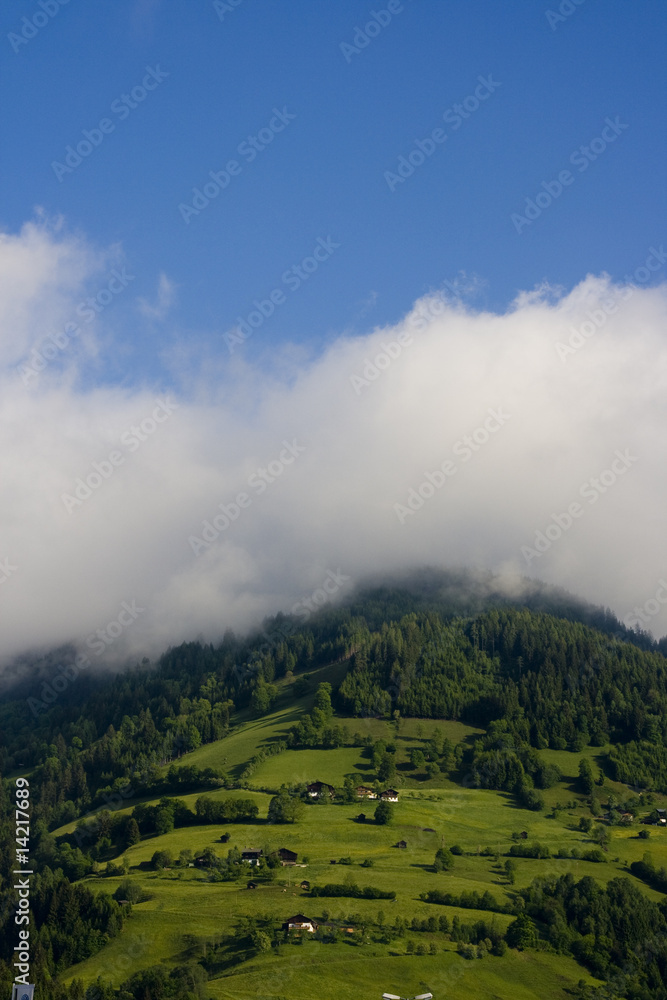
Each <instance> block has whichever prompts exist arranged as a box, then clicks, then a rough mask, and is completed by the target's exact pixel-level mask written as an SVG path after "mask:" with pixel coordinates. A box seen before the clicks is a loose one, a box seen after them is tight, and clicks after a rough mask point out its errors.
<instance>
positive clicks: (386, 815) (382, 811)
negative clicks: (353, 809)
mask: <svg viewBox="0 0 667 1000" xmlns="http://www.w3.org/2000/svg"><path fill="white" fill-rule="evenodd" d="M393 815H394V810H393V809H392V808H391V806H390V805H389V803H388V802H380V804H379V805H378V806H377V808H376V810H375V812H374V813H373V816H374V818H375V822H376V823H379V824H380V826H384V825H385V824H386V823H390V822H391V820H392V817H393Z"/></svg>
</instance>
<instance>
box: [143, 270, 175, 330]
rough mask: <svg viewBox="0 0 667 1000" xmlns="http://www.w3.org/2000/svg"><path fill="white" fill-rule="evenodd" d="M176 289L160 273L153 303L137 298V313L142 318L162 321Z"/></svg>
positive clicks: (165, 276) (164, 275)
mask: <svg viewBox="0 0 667 1000" xmlns="http://www.w3.org/2000/svg"><path fill="white" fill-rule="evenodd" d="M175 291H176V287H175V285H174V283H173V282H171V281H170V280H169V278H168V277H167V275H166V274H164V272H162V273H161V274H160V278H159V281H158V287H157V296H156V299H155V302H149V301H148V300H147V299H145V298H139V311H140V312H141V314H142V316H146V317H147V318H148V319H159V320H164V319H166V317H167V313H168V312H169V310H170V308H171V306H172V304H173V301H174V294H175Z"/></svg>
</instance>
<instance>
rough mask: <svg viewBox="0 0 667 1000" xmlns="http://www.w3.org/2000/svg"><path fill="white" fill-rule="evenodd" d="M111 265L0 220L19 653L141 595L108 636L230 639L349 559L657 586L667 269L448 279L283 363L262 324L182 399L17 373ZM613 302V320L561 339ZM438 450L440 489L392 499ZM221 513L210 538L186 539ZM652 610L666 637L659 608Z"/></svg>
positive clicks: (9, 605)
mask: <svg viewBox="0 0 667 1000" xmlns="http://www.w3.org/2000/svg"><path fill="white" fill-rule="evenodd" d="M114 253H115V251H114ZM110 256H111V257H112V258H113V259H116V258H115V256H114V254H113V253H112V254H111V255H110ZM107 260H108V257H107V255H103V254H100V253H98V252H97V251H95V250H94V249H91V248H90V247H89V246H87V245H86V244H85V242H84V241H82V240H75V239H72V238H70V237H68V236H67V235H65V234H63V233H62V232H57V231H56V232H53V231H49V230H47V229H46V228H44V227H39V226H34V225H31V226H26V227H25V228H24V230H23V231H22V233H21V234H20V235H19V236H14V237H9V236H5V237H2V238H1V239H0V291H1V292H2V295H1V296H0V299H1V300H2V303H3V305H2V312H1V313H0V349H1V351H2V353H1V355H0V357H1V361H2V366H3V367H2V373H1V374H0V390H1V395H0V454H1V455H2V464H3V470H4V475H3V503H2V507H1V513H0V561H1V560H3V559H6V560H7V561H8V565H9V566H11V567H16V568H15V569H12V570H11V572H10V574H9V575H8V576H5V579H4V582H1V583H0V613H1V616H2V623H3V624H2V631H3V651H4V653H5V655H11V654H15V653H18V652H20V651H22V650H24V649H26V648H36V647H48V646H54V645H56V644H59V643H62V642H65V641H68V640H76V641H81V640H82V639H85V637H86V636H88V635H89V634H90V633H93V632H94V631H95V630H96V629H99V628H102V629H103V628H105V627H106V625H107V623H109V622H113V621H114V620H116V619H117V616H118V614H119V611H120V608H121V605H122V602H123V601H126V602H131V601H132V600H136V602H137V604H138V605H139V606H140V607H142V608H144V609H145V610H144V611H142V613H141V614H140V615H139V616H138V617H137V618H136V621H134V620H133V623H132V624H131V625H130V626H128V627H127V628H126V629H125V630H124V631H123V634H122V635H121V636H120V638H119V639H118V641H117V643H116V645H115V646H114V647H113V650H120V649H125V648H126V646H125V645H124V644H125V643H127V644H128V645H129V647H130V648H132V650H133V651H134V652H141V651H143V650H146V651H148V652H152V653H154V652H159V651H160V650H161V649H163V648H164V647H166V646H167V645H168V644H169V643H177V642H179V641H181V640H183V639H187V638H192V637H196V636H203V637H205V638H207V639H212V640H215V639H217V638H218V637H219V636H220V635H221V634H222V633H223V631H224V629H225V628H226V627H227V626H228V625H231V626H232V627H244V626H245V625H247V624H249V623H250V622H252V621H253V620H255V619H256V618H258V617H260V616H261V615H263V614H264V613H267V612H270V611H276V610H279V609H289V608H290V607H291V605H292V604H293V603H294V602H295V601H297V600H298V599H299V598H300V597H302V596H303V595H304V594H305V595H307V594H310V593H311V592H312V591H313V589H314V588H316V587H317V586H319V584H320V581H321V580H322V579H324V578H325V575H326V572H327V570H329V569H333V570H336V569H338V568H339V567H340V569H341V570H342V572H343V573H344V574H346V575H348V576H350V577H351V578H352V580H358V579H359V578H361V577H362V576H364V575H366V574H367V573H369V572H376V571H382V570H385V569H386V570H389V569H394V568H397V567H410V566H415V565H420V564H424V563H431V564H440V565H466V564H467V565H473V566H480V567H487V568H489V569H503V570H508V571H511V572H512V573H514V574H516V573H517V572H519V573H526V572H527V573H529V574H532V575H535V576H539V577H541V578H544V579H546V580H548V581H551V582H554V583H558V584H561V585H563V586H566V587H567V588H568V589H569V590H571V591H574V592H577V593H580V594H581V595H582V596H584V597H588V598H589V599H591V600H593V601H595V602H599V603H602V604H606V605H609V606H611V607H612V608H613V609H614V610H615V611H616V612H617V614H619V616H621V617H622V618H623V617H625V616H626V615H628V614H630V613H631V612H632V609H633V608H634V607H635V606H642V605H644V604H645V602H646V601H648V600H650V599H653V598H654V595H655V592H656V588H657V586H658V581H659V580H660V579H661V578H664V577H665V576H666V574H667V551H666V547H665V533H664V530H663V524H664V497H665V495H666V487H667V472H666V466H665V461H664V429H665V426H666V419H665V418H666V416H667V414H666V412H665V411H666V408H667V392H666V389H667V365H666V363H665V362H666V361H667V357H666V355H667V344H666V343H665V336H664V329H665V313H666V311H667V309H666V306H667V300H666V293H665V287H664V286H662V287H659V288H636V289H625V290H624V291H623V290H620V289H619V288H616V287H615V286H614V285H613V284H612V282H611V281H610V280H609V279H608V278H607V277H605V276H597V277H595V276H588V277H586V278H585V279H584V280H583V281H582V282H581V283H580V284H579V285H578V286H577V287H576V288H574V289H573V290H572V291H571V292H569V293H567V294H565V293H555V292H554V291H553V290H552V289H548V288H545V289H542V290H540V291H539V292H529V293H524V294H522V295H521V296H520V297H518V298H517V301H516V303H515V304H514V305H513V307H512V308H511V309H509V310H508V311H507V313H506V314H504V315H495V314H491V313H485V312H479V313H475V312H472V311H470V310H468V309H466V308H465V307H464V306H463V305H461V304H460V303H456V302H453V301H451V300H448V299H447V298H445V297H442V298H440V297H438V296H431V297H428V298H426V299H423V300H421V301H420V302H418V303H416V305H415V307H414V309H413V311H412V312H411V313H410V315H409V316H407V317H405V318H404V319H403V320H401V321H400V322H399V323H397V324H396V326H394V327H392V328H387V329H381V330H380V329H378V330H374V331H373V332H372V333H370V334H369V335H367V336H365V337H361V338H356V339H351V338H340V339H338V340H337V341H335V342H333V343H331V345H330V346H329V348H328V349H327V351H326V353H324V354H323V355H322V356H321V357H319V358H318V359H317V360H315V361H310V362H308V363H306V362H304V361H303V360H299V359H298V356H295V360H292V361H290V359H289V352H287V351H286V352H284V353H283V354H282V355H281V358H280V365H277V366H276V370H278V371H279V373H280V376H279V378H276V379H274V381H269V380H267V378H266V374H265V372H258V371H255V370H254V368H253V365H252V350H253V348H254V345H253V344H252V342H251V343H249V344H248V345H246V346H245V348H244V351H243V356H242V357H240V358H236V357H235V358H234V359H232V360H231V361H227V360H226V359H225V361H224V365H232V366H233V368H228V369H227V381H223V384H222V385H220V378H221V366H220V365H219V364H218V365H216V366H212V367H211V371H212V372H213V375H212V376H211V378H210V381H209V382H208V383H207V382H206V379H205V374H202V373H201V372H199V373H198V375H197V379H196V380H192V381H190V382H189V383H188V385H189V389H188V394H187V395H186V394H185V393H184V394H183V395H181V396H180V397H172V398H173V402H174V403H176V404H177V405H176V408H174V409H172V410H171V411H170V410H169V407H170V404H169V401H167V404H166V408H165V406H163V407H162V409H159V408H158V402H157V401H158V400H159V399H163V398H164V397H163V394H162V393H161V392H160V391H158V390H157V389H156V390H155V391H153V390H152V389H150V388H146V387H138V388H132V389H128V388H127V387H126V386H123V387H108V386H105V387H104V388H101V387H100V388H93V389H83V388H80V384H79V382H78V381H77V378H76V371H77V370H78V368H75V367H74V366H75V365H78V364H79V363H80V361H75V356H74V354H73V355H72V358H71V359H69V357H65V354H66V352H63V364H62V365H61V366H60V367H56V366H55V365H54V366H52V368H50V369H48V370H47V371H46V372H44V374H43V375H42V376H41V378H40V380H39V382H38V383H37V384H35V385H31V386H29V387H27V386H25V385H24V384H23V383H22V381H21V380H20V379H19V378H17V377H16V372H15V367H14V366H15V365H16V364H17V363H18V360H20V358H21V357H23V355H24V354H25V351H26V350H27V349H28V348H29V347H30V345H31V344H33V343H35V342H37V341H39V339H40V337H41V336H42V334H43V331H44V330H45V329H47V328H49V327H52V328H56V327H58V326H59V324H61V323H62V322H64V321H66V319H67V317H68V315H70V313H71V311H72V309H75V308H76V306H77V303H79V302H80V301H81V299H82V296H84V295H85V292H86V288H87V284H88V283H89V282H90V281H91V280H95V276H96V275H97V273H98V272H99V270H100V267H101V266H103V265H104V266H106V262H107ZM162 280H163V279H162V277H161V279H160V284H161V285H162ZM164 282H165V283H166V285H169V282H168V279H166V278H164ZM169 287H170V286H169ZM165 294H168V293H165ZM159 298H160V293H158V301H159ZM610 302H612V303H615V306H616V308H615V310H613V311H611V312H610V314H607V313H606V312H604V309H605V303H607V305H608V304H609V303H610ZM600 310H602V311H603V314H604V317H603V321H602V322H601V325H600V327H599V329H596V332H594V333H593V334H592V335H591V336H589V337H585V336H584V337H583V339H582V341H581V342H582V346H581V347H579V348H578V349H576V350H574V352H573V353H571V354H567V355H565V358H564V359H562V358H561V357H559V354H558V351H557V348H556V344H557V343H558V342H560V343H566V342H567V341H568V339H569V338H571V337H573V333H572V330H573V329H575V330H580V329H581V328H582V324H584V323H587V322H592V321H591V320H589V319H588V314H589V313H592V314H593V315H594V316H595V315H597V316H598V320H599V315H598V313H599V311H600ZM98 323H99V324H100V328H101V330H102V331H104V329H105V315H104V314H102V315H101V316H100V318H99V320H98ZM585 329H588V328H585ZM594 329H595V328H594ZM15 336H16V337H17V338H18V339H17V340H15V339H14V338H15ZM399 338H402V339H403V345H401V344H400V342H399ZM575 339H576V338H575ZM408 340H409V341H410V342H409V343H407V341H408ZM383 345H384V346H383ZM394 345H395V346H394ZM386 347H388V350H389V353H388V354H387V351H386V350H385V348H386ZM399 348H400V350H399ZM561 353H562V352H561ZM391 354H394V355H396V357H395V358H393V359H392V358H391V357H390V355H391ZM384 355H386V357H385V356H384ZM177 356H178V352H172V360H173V359H175V358H177ZM374 359H377V363H378V364H377V366H376V370H377V372H378V374H377V376H374V372H373V368H369V367H368V365H367V361H370V362H371V364H372V365H375V360H374ZM387 359H388V362H389V363H388V364H387V363H386V361H387ZM380 366H382V367H380ZM222 370H223V371H224V368H223V369H222ZM73 371H74V374H73V373H72V372H73ZM364 372H365V375H364ZM352 376H357V377H358V378H359V377H361V378H366V381H367V382H368V384H363V383H360V382H359V381H357V382H356V383H355V384H356V390H355V387H354V386H353V384H352V381H351V379H352ZM368 376H371V377H368ZM223 379H224V376H223ZM193 386H196V388H193ZM490 410H493V411H496V412H498V411H500V412H501V413H503V414H506V415H507V416H505V417H503V418H502V419H500V420H498V419H495V420H494V419H493V418H492V417H491V416H490ZM165 413H166V414H167V415H166V416H165ZM485 421H486V422H487V423H486V427H485ZM497 424H500V426H496V425H497ZM480 428H482V429H481V430H480ZM466 435H468V436H469V437H470V436H472V438H471V441H470V442H469V443H468V444H466ZM485 435H488V441H486V442H485V443H484V438H485ZM285 442H287V445H286V444H285ZM295 444H296V449H295V447H294V446H295ZM288 445H289V448H288ZM290 448H291V449H292V450H291V451H290ZM299 448H303V449H305V450H304V451H303V452H302V453H299V450H298V449H299ZM466 449H468V450H469V451H470V457H468V458H466V457H465V456H466V455H467V454H468V451H467V450H466ZM626 449H627V450H629V452H630V455H631V457H632V459H633V460H632V461H631V462H630V463H629V464H628V465H627V469H626V471H623V472H617V473H610V474H609V475H607V476H605V477H604V479H603V481H602V482H601V484H600V485H601V487H602V489H599V490H598V488H597V487H592V486H591V485H590V484H589V487H588V489H589V491H590V490H593V492H594V493H595V494H596V495H597V498H596V500H595V502H591V501H590V498H588V499H587V498H586V497H585V496H582V494H581V488H582V487H584V486H585V484H586V482H587V481H590V480H591V477H598V476H599V474H600V473H602V472H603V471H604V470H607V469H610V468H612V462H614V461H615V453H616V451H617V450H618V451H621V452H624V451H625V450H626ZM112 453H113V455H115V458H114V457H113V455H112ZM110 456H112V457H110ZM290 458H291V459H292V461H288V459H290ZM114 461H115V462H116V463H117V464H114ZM447 461H449V462H450V463H451V467H450V466H449V465H447V466H443V463H446V462H447ZM95 463H97V470H98V471H97V473H96V471H95V469H96V467H95ZM443 467H444V468H446V469H447V470H448V473H449V474H445V473H443V475H444V477H445V482H444V485H443V486H442V487H441V488H438V489H436V490H435V492H434V495H433V496H432V497H430V498H429V499H427V500H425V502H424V503H423V505H422V506H421V507H420V509H418V510H416V511H415V512H414V513H408V514H405V513H404V514H403V515H402V518H401V517H399V516H397V509H396V506H395V505H396V504H400V505H401V506H402V507H403V508H407V509H409V506H408V499H409V497H412V499H413V504H414V505H415V506H417V504H418V502H419V501H418V500H415V494H411V493H410V490H419V488H420V486H421V488H422V493H424V494H428V493H429V492H430V490H429V489H428V488H424V486H423V485H422V484H423V483H424V482H425V481H426V482H427V481H428V480H427V477H426V474H427V473H428V474H433V473H435V472H437V470H438V469H441V470H442V469H443ZM452 467H453V469H454V470H455V471H453V472H452V471H451V468H452ZM260 468H263V469H266V470H267V471H266V475H265V476H264V477H263V479H262V478H261V475H262V474H260V477H258V473H257V470H258V469H260ZM616 468H617V469H618V468H619V465H618V462H617V465H616ZM91 474H93V476H94V475H95V474H96V475H97V476H99V479H100V485H99V487H96V488H94V489H92V490H91V494H90V496H89V497H88V498H87V499H85V500H84V501H83V502H82V503H81V504H80V505H78V504H76V505H72V504H70V507H72V509H71V513H69V512H68V510H67V508H66V505H65V504H64V503H63V500H62V495H63V494H69V495H74V492H75V488H76V483H77V480H79V479H83V480H85V479H86V478H87V477H89V476H90V475H91ZM611 475H614V478H615V481H614V482H613V483H610V484H609V485H607V486H605V485H604V484H605V482H606V483H609V482H610V476H611ZM105 477H106V478H105ZM253 477H254V478H253ZM435 479H436V480H439V476H438V475H437V474H436V476H435ZM270 480H271V481H270ZM92 482H96V479H95V478H93V480H92ZM262 482H263V483H264V486H263V487H261V486H260V483H262ZM603 490H604V491H603ZM239 493H241V494H243V493H245V494H246V495H247V498H248V500H247V502H246V501H244V500H243V498H241V499H240V500H239V496H238V495H239ZM80 495H81V496H83V492H82V491H81V490H80ZM244 502H245V503H246V506H245V507H243V506H242V504H243V503H244ZM573 503H579V504H580V506H581V510H582V513H581V514H580V515H579V516H578V517H574V518H573V520H572V525H571V527H569V529H568V530H565V531H563V532H562V536H561V537H560V538H557V539H555V540H553V542H552V544H551V545H550V546H549V548H548V549H547V550H546V551H545V552H544V553H543V554H541V555H539V556H536V557H534V558H531V559H530V560H529V561H526V559H525V558H524V556H523V555H522V551H521V550H522V546H527V547H534V543H535V535H536V532H537V531H542V532H546V529H547V528H548V526H549V525H550V524H552V523H553V520H552V519H553V516H554V515H556V517H557V519H558V518H561V525H563V524H565V523H566V520H564V519H563V518H562V515H563V512H566V511H567V509H568V506H569V505H571V504H573ZM221 504H222V505H223V507H226V514H225V512H224V510H221V509H220V506H219V505H221ZM230 504H236V505H237V508H238V513H237V514H236V515H235V509H236V508H235V507H233V506H232V507H230V506H229V505H230ZM216 517H218V521H217V528H215V527H212V528H211V529H210V530H209V531H208V536H209V537H211V538H213V533H214V531H218V535H217V537H216V538H213V541H212V542H211V543H210V544H209V545H206V546H201V547H200V548H201V551H200V554H198V555H195V552H194V551H193V544H192V542H191V537H192V536H196V537H198V538H202V532H203V531H204V522H206V521H208V522H211V524H212V525H213V524H214V519H215V518H216ZM225 518H226V519H227V520H228V521H229V526H228V527H226V528H225V527H224V524H225ZM402 522H403V523H402ZM556 534H557V530H556V528H551V530H550V531H549V532H548V533H547V534H546V535H545V537H547V540H549V538H550V537H551V536H555V535H556ZM1 578H2V574H1V573H0V579H1ZM647 627H650V628H651V629H652V631H654V633H655V634H658V635H660V634H662V633H664V632H666V631H667V616H666V615H665V613H664V611H661V613H659V614H656V615H655V616H654V617H652V618H651V621H650V623H649V625H648V626H647ZM113 650H112V651H113ZM92 659H93V661H94V659H95V658H94V656H93V657H92Z"/></svg>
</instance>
